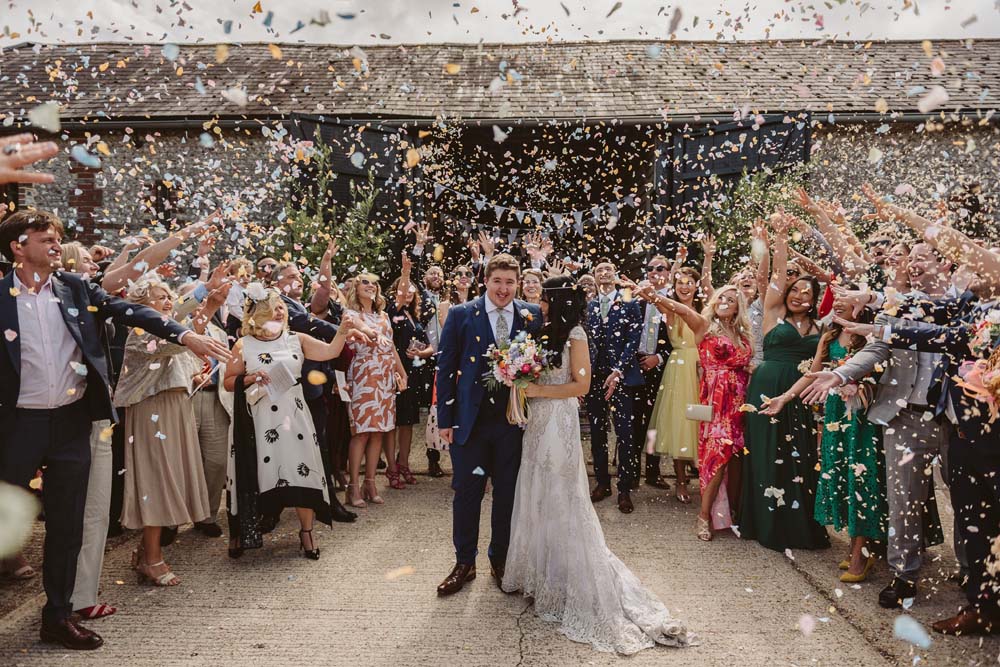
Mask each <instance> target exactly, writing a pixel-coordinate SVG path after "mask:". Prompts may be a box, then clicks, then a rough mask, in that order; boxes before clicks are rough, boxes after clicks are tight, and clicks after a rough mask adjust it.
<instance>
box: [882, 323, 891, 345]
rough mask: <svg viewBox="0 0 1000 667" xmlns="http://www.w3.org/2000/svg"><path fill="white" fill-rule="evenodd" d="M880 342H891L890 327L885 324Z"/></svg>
mask: <svg viewBox="0 0 1000 667" xmlns="http://www.w3.org/2000/svg"><path fill="white" fill-rule="evenodd" d="M882 342H883V343H890V342H892V326H891V325H888V324H886V325H884V326H883V327H882Z"/></svg>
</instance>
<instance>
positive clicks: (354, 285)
mask: <svg viewBox="0 0 1000 667" xmlns="http://www.w3.org/2000/svg"><path fill="white" fill-rule="evenodd" d="M362 278H367V279H368V280H370V281H371V282H373V283H375V299H374V300H373V301H372V312H375V313H381V312H382V311H384V310H385V297H384V296H382V286H381V285H379V283H378V276H376V275H375V274H373V273H360V274H358V276H357V277H356V278H354V279H353V280H351V281H349V282H348V283H347V293H346V294H345V295H344V307H345V308H347V309H348V310H354V311H357V312H359V313H360V312H362V311H361V299H359V298H358V282H359V281H360V280H361V279H362Z"/></svg>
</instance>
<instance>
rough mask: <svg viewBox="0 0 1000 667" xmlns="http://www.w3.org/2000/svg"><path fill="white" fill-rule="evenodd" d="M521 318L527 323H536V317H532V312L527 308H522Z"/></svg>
mask: <svg viewBox="0 0 1000 667" xmlns="http://www.w3.org/2000/svg"><path fill="white" fill-rule="evenodd" d="M521 317H523V318H524V321H525V322H534V321H535V316H534V315H532V314H531V311H530V310H528V309H527V308H522V309H521Z"/></svg>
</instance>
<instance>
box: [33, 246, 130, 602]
mask: <svg viewBox="0 0 1000 667" xmlns="http://www.w3.org/2000/svg"><path fill="white" fill-rule="evenodd" d="M62 266H63V269H64V270H66V271H69V272H71V273H75V274H79V275H80V276H82V277H83V278H84V279H86V280H90V279H94V280H96V279H97V276H98V274H99V273H100V268H99V267H98V266H97V264H95V263H94V261H93V260H92V259H91V255H90V251H89V250H88V249H87V248H84V247H83V246H82V245H81V244H79V243H66V244H63V246H62ZM113 336H114V327H113V326H112V325H110V324H105V326H104V327H103V330H102V332H101V343H102V345H103V346H104V349H105V354H106V355H108V356H109V358H110V355H109V349H108V341H109V339H110V338H112V337H113ZM108 372H109V375H110V374H111V369H110V367H109V369H108ZM112 432H113V431H112V428H111V420H110V419H99V420H97V421H95V422H93V424H92V425H91V429H90V476H89V478H88V480H87V501H86V506H85V509H84V515H83V542H82V544H81V545H80V555H79V556H78V557H77V559H76V582H75V584H74V586H73V596H72V597H71V598H70V602H71V603H72V604H73V613H75V614H79V615H80V617H81V618H82V619H84V620H93V619H97V618H104V617H105V616H110V615H112V614H114V613H115V612H116V611H117V608H115V607H112V606H111V605H109V604H107V603H104V602H98V601H97V594H98V591H99V588H100V580H101V570H102V569H103V567H104V545H105V544H106V542H107V537H108V527H109V525H110V523H111V517H110V515H109V510H110V507H111V486H112V479H113V477H114V467H113V456H112V451H111V440H112ZM32 573H33V572H32Z"/></svg>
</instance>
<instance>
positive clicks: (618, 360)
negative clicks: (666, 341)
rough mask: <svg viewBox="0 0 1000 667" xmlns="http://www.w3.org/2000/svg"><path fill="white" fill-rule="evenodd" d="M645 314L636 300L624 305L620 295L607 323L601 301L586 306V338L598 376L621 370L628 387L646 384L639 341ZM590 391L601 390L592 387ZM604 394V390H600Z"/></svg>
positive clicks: (594, 301) (595, 384)
mask: <svg viewBox="0 0 1000 667" xmlns="http://www.w3.org/2000/svg"><path fill="white" fill-rule="evenodd" d="M642 321H643V312H642V308H641V306H640V305H639V302H638V301H636V300H632V301H623V300H622V299H621V298H620V297H619V296H618V295H617V294H616V295H615V299H614V300H613V301H612V302H611V306H610V308H609V309H608V321H607V322H603V321H602V320H601V300H600V299H599V298H598V299H594V300H593V301H591V302H590V303H589V304H588V305H587V335H588V336H589V337H590V365H591V366H593V368H594V371H595V373H596V372H597V370H598V369H601V370H609V371H611V370H616V369H617V370H619V371H621V373H622V381H623V382H624V383H625V386H626V387H638V386H640V385H642V384H643V383H644V381H643V377H642V370H641V369H640V368H639V358H638V352H639V341H640V339H641V337H642ZM591 389H592V390H595V389H601V387H600V384H599V383H593V384H592V385H591ZM601 390H602V391H603V389H601Z"/></svg>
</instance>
